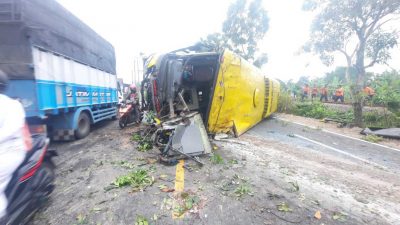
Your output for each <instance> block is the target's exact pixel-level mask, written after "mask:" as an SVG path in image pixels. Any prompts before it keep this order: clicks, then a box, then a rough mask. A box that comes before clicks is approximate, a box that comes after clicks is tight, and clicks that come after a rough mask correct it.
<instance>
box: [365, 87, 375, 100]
mask: <svg viewBox="0 0 400 225" xmlns="http://www.w3.org/2000/svg"><path fill="white" fill-rule="evenodd" d="M364 93H365V94H366V95H367V96H368V97H367V98H368V100H372V98H373V97H374V95H375V90H374V89H373V88H372V87H370V86H369V85H368V84H367V85H365V87H364Z"/></svg>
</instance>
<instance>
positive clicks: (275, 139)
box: [32, 118, 400, 225]
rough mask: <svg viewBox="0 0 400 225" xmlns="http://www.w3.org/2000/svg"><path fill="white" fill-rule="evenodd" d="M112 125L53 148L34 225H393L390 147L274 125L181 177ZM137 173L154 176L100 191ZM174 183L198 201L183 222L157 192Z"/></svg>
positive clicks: (399, 218) (399, 189)
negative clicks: (53, 173) (46, 196)
mask: <svg viewBox="0 0 400 225" xmlns="http://www.w3.org/2000/svg"><path fill="white" fill-rule="evenodd" d="M117 126H118V125H117V124H116V123H115V122H105V123H102V124H100V125H99V126H97V127H96V128H94V131H93V132H92V133H91V134H90V136H89V137H88V138H86V139H84V140H79V141H75V142H66V143H54V144H53V147H55V148H57V150H58V151H59V153H60V156H59V157H58V158H57V160H56V164H57V166H58V168H57V177H58V178H57V188H56V190H55V192H54V193H53V196H52V201H51V202H50V204H49V205H48V206H47V207H46V208H45V209H44V210H42V212H40V213H39V214H37V215H36V217H35V219H34V220H33V221H32V224H134V223H135V221H136V220H137V218H138V216H139V215H140V216H143V217H145V218H147V220H148V221H149V222H150V224H227V225H228V224H229V225H231V224H304V225H308V224H317V225H321V224H377V225H378V224H379V225H382V224H400V175H399V174H400V173H399V169H400V167H399V161H400V152H399V151H396V150H394V149H393V148H385V147H380V146H377V145H373V144H369V143H367V142H364V141H359V140H355V139H353V138H347V137H344V136H342V135H337V134H333V133H331V132H325V131H324V130H322V129H312V128H308V127H305V126H302V125H299V124H296V123H293V122H287V121H284V120H280V119H277V118H273V119H269V120H265V121H263V122H262V123H260V124H259V125H257V126H256V127H254V128H253V129H252V130H250V131H249V132H247V133H246V134H244V135H242V136H241V137H239V138H237V139H227V140H222V141H213V143H214V144H215V146H216V147H217V150H216V151H215V154H216V155H220V156H221V159H222V161H223V162H221V161H219V163H213V162H211V161H210V160H209V157H202V158H201V160H202V161H203V162H204V163H205V165H204V166H203V167H199V166H197V165H196V163H194V162H193V161H191V160H185V167H184V169H183V170H181V169H177V166H166V165H162V164H159V163H154V161H153V160H149V159H155V158H156V156H157V154H158V153H159V151H158V150H157V149H153V150H151V151H149V152H146V153H143V152H139V151H137V150H136V147H137V146H136V143H134V142H133V141H131V139H130V138H131V135H132V132H133V131H135V130H137V129H138V128H135V127H130V128H128V129H125V130H122V131H121V130H119V129H118V128H117ZM121 161H123V162H125V163H129V165H130V166H129V168H126V167H123V166H121ZM143 162H148V163H143ZM139 168H140V169H146V170H147V171H148V172H149V174H150V175H151V176H153V177H154V179H155V183H154V184H153V185H152V186H151V187H148V188H146V189H145V190H144V191H139V192H135V191H133V190H132V189H131V188H129V187H126V188H119V189H112V190H107V191H106V190H105V189H104V188H105V187H109V186H110V183H112V182H113V181H114V180H115V179H116V177H118V176H120V175H124V174H127V173H128V172H129V171H132V170H136V169H139ZM178 171H179V172H178ZM178 175H179V176H178ZM182 177H183V180H182V179H181V178H182ZM178 178H179V179H178ZM177 180H179V182H177ZM177 183H179V186H181V187H182V188H183V189H184V192H185V193H186V194H185V195H188V194H189V195H193V196H196V199H198V201H196V202H195V203H194V205H193V206H192V205H191V207H190V208H191V209H190V210H187V211H186V213H185V214H184V215H183V217H182V218H176V216H173V213H174V212H176V210H179V207H177V205H178V206H180V205H179V204H180V203H179V198H180V197H179V196H183V195H182V194H181V193H177V191H175V192H171V193H166V192H163V191H160V188H159V187H160V186H162V185H165V186H167V187H169V188H174V187H175V188H176V187H177ZM316 213H317V214H318V213H320V215H321V218H320V219H318V218H316V217H315V214H316ZM317 217H318V216H317Z"/></svg>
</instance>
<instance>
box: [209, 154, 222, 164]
mask: <svg viewBox="0 0 400 225" xmlns="http://www.w3.org/2000/svg"><path fill="white" fill-rule="evenodd" d="M210 161H211V162H212V163H213V164H224V162H225V161H224V159H223V158H222V156H221V155H219V154H217V153H214V154H212V156H211V157H210Z"/></svg>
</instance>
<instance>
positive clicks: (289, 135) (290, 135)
mask: <svg viewBox="0 0 400 225" xmlns="http://www.w3.org/2000/svg"><path fill="white" fill-rule="evenodd" d="M287 136H288V137H292V138H294V137H296V136H295V135H294V134H288V135H287Z"/></svg>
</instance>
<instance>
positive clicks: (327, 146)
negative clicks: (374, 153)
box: [294, 134, 387, 169]
mask: <svg viewBox="0 0 400 225" xmlns="http://www.w3.org/2000/svg"><path fill="white" fill-rule="evenodd" d="M294 136H295V137H298V138H301V139H303V140H306V141H309V142H311V143H314V144H317V145H320V146H322V147H325V148H328V149H330V150H333V151H335V152H339V153H341V154H343V155H346V156H349V157H351V158H354V159H357V160H360V161H362V162H364V163H367V164H371V165H374V166H377V167H379V168H382V169H387V167H385V166H382V165H379V164H377V163H374V162H371V161H369V160H366V159H363V158H360V157H358V156H356V155H353V154H350V153H348V152H346V151H343V150H340V149H337V148H334V147H332V146H329V145H326V144H324V143H321V142H318V141H314V140H311V139H309V138H306V137H303V136H301V135H298V134H294Z"/></svg>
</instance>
